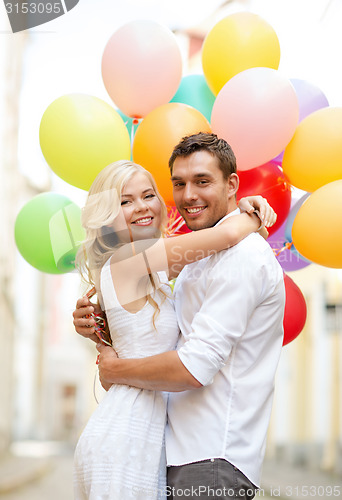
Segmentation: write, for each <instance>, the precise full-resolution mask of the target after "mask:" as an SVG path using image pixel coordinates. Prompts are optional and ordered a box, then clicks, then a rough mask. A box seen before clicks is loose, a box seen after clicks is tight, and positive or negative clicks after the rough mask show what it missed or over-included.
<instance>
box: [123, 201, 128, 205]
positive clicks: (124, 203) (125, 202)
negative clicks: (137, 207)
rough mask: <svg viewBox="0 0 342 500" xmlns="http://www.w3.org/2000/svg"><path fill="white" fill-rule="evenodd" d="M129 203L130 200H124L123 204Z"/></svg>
mask: <svg viewBox="0 0 342 500" xmlns="http://www.w3.org/2000/svg"><path fill="white" fill-rule="evenodd" d="M127 203H129V200H122V202H121V205H127Z"/></svg>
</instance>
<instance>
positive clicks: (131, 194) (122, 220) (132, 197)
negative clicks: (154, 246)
mask: <svg viewBox="0 0 342 500" xmlns="http://www.w3.org/2000/svg"><path fill="white" fill-rule="evenodd" d="M161 217H162V216H161V203H160V201H159V199H158V197H157V195H156V193H155V191H154V189H153V186H152V184H151V183H150V181H149V179H148V177H147V176H146V175H145V174H144V173H142V172H137V173H136V174H134V175H133V176H132V177H131V178H130V179H129V181H127V183H126V184H125V186H124V187H123V190H122V194H121V210H120V214H119V215H118V216H117V217H116V219H115V220H114V222H113V227H114V230H115V232H116V233H117V235H118V237H119V238H120V240H121V241H130V240H131V239H133V240H138V239H147V238H153V237H154V236H155V235H156V234H157V233H158V231H159V230H160V226H161V222H162V220H161ZM127 229H128V231H127Z"/></svg>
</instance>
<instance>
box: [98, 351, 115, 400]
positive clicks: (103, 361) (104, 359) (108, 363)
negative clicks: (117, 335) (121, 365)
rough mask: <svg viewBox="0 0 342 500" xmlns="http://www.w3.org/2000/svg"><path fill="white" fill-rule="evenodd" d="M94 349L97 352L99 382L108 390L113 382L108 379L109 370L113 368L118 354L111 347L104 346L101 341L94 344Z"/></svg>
mask: <svg viewBox="0 0 342 500" xmlns="http://www.w3.org/2000/svg"><path fill="white" fill-rule="evenodd" d="M96 349H97V350H98V352H99V355H98V356H97V361H96V364H97V365H98V366H99V378H100V382H101V385H102V387H103V388H104V390H105V391H108V390H109V389H110V387H111V386H112V384H113V382H111V381H110V374H111V370H114V369H115V366H116V364H115V362H116V360H117V359H118V355H117V354H116V352H115V351H114V349H113V348H112V347H107V346H104V345H103V344H101V343H98V344H96Z"/></svg>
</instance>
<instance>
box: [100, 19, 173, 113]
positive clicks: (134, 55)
mask: <svg viewBox="0 0 342 500" xmlns="http://www.w3.org/2000/svg"><path fill="white" fill-rule="evenodd" d="M102 78H103V82H104V84H105V87H106V90H107V92H108V94H109V95H110V97H111V99H112V100H113V101H114V103H115V104H116V106H117V107H118V108H119V109H120V110H121V111H123V113H124V114H125V115H127V116H131V117H135V118H142V117H144V116H146V115H147V114H148V113H149V112H150V111H152V110H153V109H154V108H156V107H158V106H161V105H162V104H166V103H168V102H169V101H170V99H171V98H172V97H173V96H174V94H175V92H176V91H177V89H178V86H179V84H180V81H181V78H182V56H181V52H180V48H179V46H178V44H177V39H176V37H175V36H174V34H173V33H172V31H171V30H169V28H167V27H166V26H162V25H160V24H158V23H156V22H154V21H149V20H137V21H132V22H130V23H127V24H125V25H124V26H122V27H121V28H119V29H118V30H117V31H116V32H115V33H114V34H113V35H112V37H111V38H110V39H109V41H108V43H107V45H106V47H105V49H104V52H103V56H102Z"/></svg>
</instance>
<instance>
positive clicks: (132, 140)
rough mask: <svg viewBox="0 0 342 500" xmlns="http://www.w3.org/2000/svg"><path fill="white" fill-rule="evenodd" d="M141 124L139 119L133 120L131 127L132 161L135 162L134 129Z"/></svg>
mask: <svg viewBox="0 0 342 500" xmlns="http://www.w3.org/2000/svg"><path fill="white" fill-rule="evenodd" d="M138 124H139V119H138V118H132V126H131V160H133V142H134V135H135V132H134V127H135V125H138Z"/></svg>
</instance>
